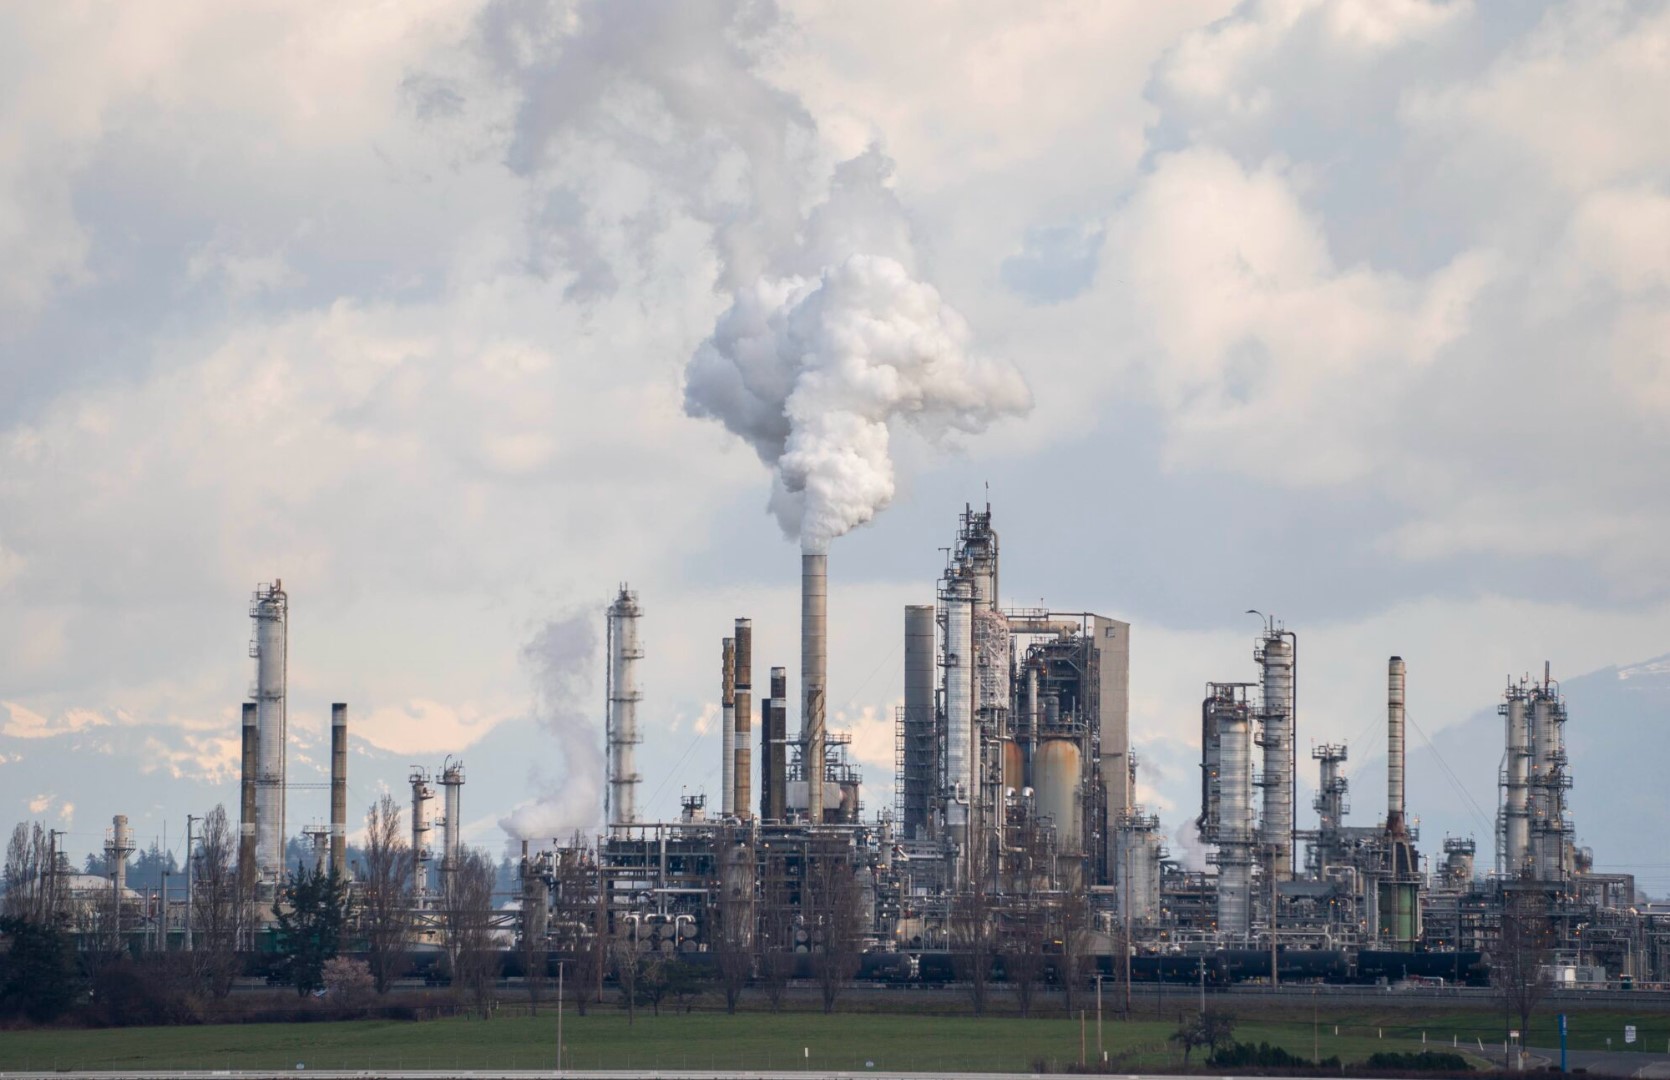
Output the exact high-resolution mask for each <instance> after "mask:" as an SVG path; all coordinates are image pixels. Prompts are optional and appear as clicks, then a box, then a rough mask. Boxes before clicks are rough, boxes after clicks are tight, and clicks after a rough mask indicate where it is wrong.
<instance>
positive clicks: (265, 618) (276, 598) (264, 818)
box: [249, 579, 290, 880]
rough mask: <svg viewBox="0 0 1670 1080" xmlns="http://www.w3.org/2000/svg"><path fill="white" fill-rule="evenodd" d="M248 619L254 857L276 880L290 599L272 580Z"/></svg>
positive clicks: (280, 857)
mask: <svg viewBox="0 0 1670 1080" xmlns="http://www.w3.org/2000/svg"><path fill="white" fill-rule="evenodd" d="M249 617H250V618H251V619H252V620H254V622H255V639H254V640H253V641H252V642H251V643H250V649H249V654H250V656H252V657H254V658H255V711H256V728H257V730H258V731H259V735H260V737H259V740H258V747H257V751H256V779H255V805H256V833H255V857H256V858H257V859H258V860H259V861H260V864H261V866H260V868H261V872H262V874H263V875H265V876H268V877H271V878H273V879H275V880H276V879H277V878H278V877H279V875H281V874H282V873H283V872H284V844H285V841H286V839H287V837H286V836H285V832H284V822H285V794H286V789H287V783H286V779H285V755H286V753H287V751H288V749H289V735H288V716H289V714H288V709H287V705H286V698H285V694H286V689H285V683H286V680H287V678H288V659H287V654H288V650H289V633H290V631H289V622H290V598H289V596H288V595H287V594H286V593H285V592H284V582H282V581H279V580H277V579H274V580H273V583H272V584H271V585H270V586H269V585H262V586H260V587H259V588H258V589H256V591H255V598H254V600H253V601H252V602H251V604H250V609H249Z"/></svg>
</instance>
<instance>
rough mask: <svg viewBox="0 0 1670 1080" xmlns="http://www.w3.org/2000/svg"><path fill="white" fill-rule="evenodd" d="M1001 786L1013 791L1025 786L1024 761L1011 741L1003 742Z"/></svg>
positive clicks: (1017, 746) (1015, 744)
mask: <svg viewBox="0 0 1670 1080" xmlns="http://www.w3.org/2000/svg"><path fill="white" fill-rule="evenodd" d="M1003 786H1004V787H1006V788H1010V789H1012V790H1015V791H1019V790H1020V789H1021V788H1023V787H1025V786H1026V759H1025V757H1024V756H1023V755H1022V753H1021V744H1020V743H1018V742H1016V741H1015V740H1013V739H1004V740H1003Z"/></svg>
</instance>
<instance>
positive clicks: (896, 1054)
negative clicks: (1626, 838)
mask: <svg viewBox="0 0 1670 1080" xmlns="http://www.w3.org/2000/svg"><path fill="white" fill-rule="evenodd" d="M1374 1019H1375V1018H1374V1017H1373V1016H1372V1015H1366V1014H1351V1015H1346V1014H1338V1016H1337V1017H1336V1018H1334V1019H1325V1021H1324V1022H1323V1023H1322V1024H1321V1025H1319V1026H1318V1027H1317V1028H1316V1029H1314V1032H1315V1033H1317V1034H1316V1035H1315V1037H1316V1039H1317V1042H1318V1044H1319V1049H1320V1051H1321V1055H1322V1056H1323V1057H1328V1056H1331V1055H1334V1054H1338V1055H1340V1056H1341V1057H1342V1058H1344V1059H1345V1060H1346V1061H1352V1060H1360V1059H1362V1058H1364V1057H1367V1056H1368V1055H1369V1054H1371V1053H1373V1052H1374V1051H1376V1050H1419V1049H1421V1041H1420V1028H1419V1027H1418V1026H1412V1025H1411V1024H1410V1023H1409V1021H1410V1017H1409V1016H1407V1015H1406V1014H1405V1015H1399V1016H1397V1017H1396V1019H1397V1020H1398V1021H1399V1024H1400V1026H1399V1027H1397V1028H1392V1027H1389V1026H1388V1027H1386V1028H1385V1029H1384V1037H1379V1035H1378V1034H1377V1031H1376V1029H1375V1027H1374V1025H1373V1021H1374ZM1387 1019H1388V1020H1390V1019H1392V1018H1391V1017H1390V1016H1388V1017H1387ZM1441 1019H1442V1017H1440V1016H1434V1017H1433V1018H1432V1020H1433V1023H1432V1024H1431V1026H1430V1029H1429V1035H1428V1037H1429V1039H1430V1040H1431V1041H1432V1043H1433V1044H1434V1046H1433V1048H1434V1049H1437V1048H1439V1047H1438V1045H1437V1044H1438V1043H1439V1041H1440V1038H1439V1035H1438V1034H1437V1032H1438V1031H1439V1028H1438V1026H1437V1021H1439V1020H1441ZM1475 1019H1476V1020H1477V1021H1478V1022H1479V1023H1481V1024H1482V1023H1488V1022H1490V1018H1489V1017H1485V1016H1476V1017H1475ZM1336 1020H1337V1021H1338V1022H1340V1034H1338V1035H1335V1034H1334V1024H1335V1022H1336ZM1475 1026H1477V1025H1475ZM1175 1028H1176V1023H1175V1020H1168V1021H1163V1022H1162V1021H1156V1020H1153V1019H1146V1020H1136V1021H1132V1022H1130V1023H1120V1022H1118V1021H1107V1022H1106V1023H1105V1024H1104V1026H1103V1045H1104V1047H1105V1048H1106V1049H1107V1050H1108V1051H1109V1052H1110V1053H1111V1054H1115V1055H1118V1054H1129V1055H1130V1056H1129V1057H1127V1059H1126V1061H1127V1063H1128V1064H1130V1065H1132V1066H1141V1065H1159V1064H1166V1063H1175V1062H1177V1061H1178V1060H1179V1058H1178V1053H1177V1051H1176V1050H1175V1048H1173V1047H1171V1046H1170V1045H1169V1044H1168V1043H1167V1041H1166V1037H1167V1036H1168V1035H1170V1034H1171V1032H1172V1031H1173V1030H1175ZM1084 1030H1085V1035H1084V1037H1085V1048H1086V1054H1087V1057H1090V1058H1094V1057H1095V1054H1096V1025H1095V1020H1094V1017H1092V1018H1091V1019H1090V1021H1089V1023H1088V1024H1087V1025H1086V1027H1085V1029H1084ZM1479 1030H1481V1031H1483V1030H1484V1028H1483V1027H1480V1028H1479ZM1494 1030H1495V1031H1496V1032H1498V1033H1499V1031H1500V1026H1499V1023H1498V1026H1497V1027H1496V1028H1495V1029H1494ZM1619 1030H1620V1032H1621V1030H1622V1029H1621V1027H1620V1028H1619ZM564 1035H565V1038H566V1042H567V1045H568V1056H567V1064H568V1065H570V1066H571V1067H574V1068H586V1069H590V1068H633V1067H638V1068H666V1069H675V1068H692V1069H695V1068H739V1069H749V1068H777V1069H781V1068H796V1067H800V1066H809V1067H813V1068H820V1069H842V1070H854V1071H863V1070H864V1068H865V1067H866V1063H868V1062H872V1061H873V1062H874V1063H875V1066H876V1067H877V1068H887V1069H912V1070H920V1071H925V1072H940V1071H945V1070H967V1071H979V1070H989V1071H1007V1072H1029V1071H1031V1069H1032V1067H1033V1063H1034V1062H1035V1061H1038V1060H1040V1059H1041V1060H1043V1061H1046V1062H1048V1063H1050V1064H1051V1065H1052V1066H1055V1067H1059V1066H1061V1065H1063V1064H1066V1063H1069V1062H1076V1061H1077V1060H1078V1057H1079V1038H1080V1026H1079V1024H1078V1022H1077V1021H1073V1020H1062V1019H1048V1020H1042V1019H1033V1020H1020V1019H1016V1018H1008V1017H1005V1018H997V1017H988V1018H984V1019H975V1018H972V1017H963V1016H952V1017H944V1016H931V1015H836V1016H824V1015H822V1014H820V1013H787V1014H782V1015H772V1014H765V1013H744V1014H739V1015H737V1016H726V1015H724V1014H722V1013H695V1014H676V1015H674V1014H664V1015H662V1016H660V1017H654V1016H649V1015H644V1016H640V1017H639V1018H638V1020H637V1022H636V1023H635V1024H633V1025H631V1026H628V1024H627V1019H626V1017H625V1016H624V1015H622V1014H620V1013H619V1012H618V1011H615V1010H605V1011H603V1012H601V1013H598V1012H595V1011H594V1013H593V1015H591V1016H587V1017H578V1016H575V1015H574V1014H573V1013H572V1012H570V1013H568V1015H567V1016H566V1017H565V1024H564ZM1236 1036H1237V1038H1238V1039H1240V1040H1241V1041H1244V1042H1245V1041H1251V1042H1258V1041H1261V1040H1263V1041H1268V1042H1270V1043H1272V1044H1276V1045H1281V1046H1284V1047H1286V1048H1287V1049H1288V1050H1290V1051H1292V1052H1293V1053H1297V1054H1301V1055H1304V1056H1306V1057H1308V1056H1310V1054H1311V1048H1312V1038H1313V1026H1312V1022H1311V1019H1310V1016H1309V1014H1308V1010H1307V1011H1306V1015H1305V1016H1304V1017H1303V1018H1299V1017H1295V1016H1292V1015H1291V1011H1289V1015H1267V1016H1264V1017H1260V1018H1253V1017H1247V1018H1245V1019H1243V1020H1242V1022H1241V1023H1240V1025H1239V1027H1238V1030H1237V1032H1236ZM1489 1041H1490V1040H1489V1039H1487V1040H1486V1042H1487V1044H1488V1043H1489ZM555 1043H556V1017H555V1015H554V1014H551V1013H543V1014H541V1015H540V1016H538V1017H532V1018H530V1017H514V1018H507V1017H503V1016H501V1017H499V1018H496V1019H493V1020H490V1021H477V1020H437V1021H430V1022H426V1023H399V1022H387V1021H361V1022H353V1023H309V1024H238V1025H210V1026H201V1027H173V1028H129V1029H122V1030H105V1031H21V1032H8V1033H5V1034H0V1070H7V1069H42V1068H57V1069H64V1068H79V1069H108V1070H118V1071H119V1070H121V1069H123V1068H141V1067H143V1068H181V1069H236V1068H287V1069H288V1068H294V1066H295V1065H296V1064H297V1063H298V1062H305V1063H306V1064H307V1066H308V1067H309V1068H315V1069H318V1068H341V1069H355V1068H374V1067H382V1066H386V1067H396V1068H398V1067H426V1068H470V1067H482V1068H494V1067H500V1068H528V1069H534V1068H551V1067H552V1066H553V1065H554V1064H555ZM1442 1043H1443V1046H1444V1047H1445V1048H1447V1047H1448V1044H1449V1033H1448V1031H1447V1030H1446V1031H1445V1033H1444V1034H1443V1036H1442ZM808 1053H809V1056H808ZM1195 1060H1197V1061H1198V1060H1199V1058H1198V1056H1197V1057H1196V1059H1195Z"/></svg>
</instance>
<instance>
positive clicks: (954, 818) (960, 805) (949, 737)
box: [944, 578, 977, 852]
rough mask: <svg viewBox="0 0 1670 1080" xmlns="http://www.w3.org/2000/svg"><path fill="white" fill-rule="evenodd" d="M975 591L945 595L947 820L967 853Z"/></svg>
mask: <svg viewBox="0 0 1670 1080" xmlns="http://www.w3.org/2000/svg"><path fill="white" fill-rule="evenodd" d="M973 653H974V587H973V585H972V584H971V583H970V582H969V580H968V579H967V578H956V579H954V580H952V581H950V582H948V583H947V585H946V589H945V657H944V665H945V784H946V788H947V790H946V792H945V807H946V809H945V819H946V825H947V827H948V829H949V831H950V834H951V840H952V842H953V843H954V844H956V845H957V846H958V847H959V849H961V850H963V851H964V852H966V850H967V845H968V843H969V842H970V840H969V836H968V825H969V817H970V812H969V811H970V804H971V803H972V802H973V801H974V799H975V798H976V796H977V791H976V788H975V776H974V766H975V759H974V730H973V728H974V725H973V721H974V664H973V660H974V656H973Z"/></svg>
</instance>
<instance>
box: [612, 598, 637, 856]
mask: <svg viewBox="0 0 1670 1080" xmlns="http://www.w3.org/2000/svg"><path fill="white" fill-rule="evenodd" d="M642 615H643V609H642V608H640V607H639V606H638V594H637V593H635V592H633V591H632V590H631V589H628V588H627V587H626V586H625V585H622V586H621V587H620V595H619V596H617V597H615V602H614V603H613V604H611V605H610V606H609V613H608V625H609V673H608V680H609V685H608V689H607V691H606V696H607V698H608V703H607V704H608V710H609V712H608V717H607V721H606V723H607V727H606V730H605V735H604V738H605V740H606V741H607V743H608V750H609V766H608V774H609V784H608V787H607V789H606V791H605V794H604V800H605V802H604V804H603V809H604V818H605V819H606V820H605V821H604V824H605V825H607V826H609V830H610V831H611V832H613V833H616V834H618V833H620V832H621V831H622V830H620V829H618V828H616V826H620V825H631V824H633V823H634V822H636V821H637V820H638V771H637V768H636V760H635V758H636V748H637V745H638V742H639V738H638V702H639V701H640V700H642V698H643V694H642V693H641V692H640V691H639V690H638V661H639V660H642V659H643V658H644V649H643V646H642V645H640V644H639V643H638V619H639V618H640V617H642Z"/></svg>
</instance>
